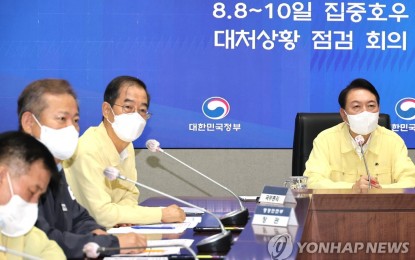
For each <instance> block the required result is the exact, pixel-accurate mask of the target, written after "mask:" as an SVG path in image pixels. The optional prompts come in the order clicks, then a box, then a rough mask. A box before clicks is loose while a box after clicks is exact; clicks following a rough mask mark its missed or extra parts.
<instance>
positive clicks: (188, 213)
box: [180, 207, 204, 216]
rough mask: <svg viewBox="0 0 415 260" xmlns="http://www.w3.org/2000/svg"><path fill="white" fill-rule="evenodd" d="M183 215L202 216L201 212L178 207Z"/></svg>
mask: <svg viewBox="0 0 415 260" xmlns="http://www.w3.org/2000/svg"><path fill="white" fill-rule="evenodd" d="M180 208H181V209H182V210H183V211H184V213H186V215H187V216H195V215H203V213H204V212H203V211H201V210H200V209H197V208H191V207H180Z"/></svg>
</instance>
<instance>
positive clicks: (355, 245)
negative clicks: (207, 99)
mask: <svg viewBox="0 0 415 260" xmlns="http://www.w3.org/2000/svg"><path fill="white" fill-rule="evenodd" d="M294 195H295V197H296V198H295V199H296V202H297V203H296V204H292V203H289V204H284V205H283V206H284V207H292V208H293V209H294V212H295V215H296V218H297V221H298V225H294V226H291V225H290V226H287V227H275V226H263V225H256V224H252V219H253V216H254V212H255V208H256V207H257V205H259V203H257V202H256V201H248V202H243V205H244V206H245V207H246V208H248V210H249V214H250V218H249V220H248V223H247V224H246V225H245V227H244V229H243V230H242V231H239V232H233V233H232V234H233V239H234V242H233V245H232V246H231V248H230V250H229V251H228V252H221V253H212V254H208V255H207V254H205V253H200V252H199V253H198V252H197V249H196V244H197V242H198V241H200V240H202V239H203V238H206V237H208V236H211V235H213V234H215V233H214V232H195V231H193V229H187V230H186V231H185V232H184V233H182V234H180V236H178V237H177V238H186V239H194V243H193V244H192V249H193V250H195V252H196V253H198V254H201V255H203V258H214V259H215V258H216V259H230V260H240V259H414V257H415V189H383V190H375V189H372V190H370V191H352V190H307V191H305V192H302V193H301V194H297V193H294ZM180 198H181V199H183V200H185V201H187V202H190V203H192V204H195V205H197V206H199V207H202V208H205V209H206V210H208V211H210V212H212V213H214V214H215V215H217V216H219V217H220V216H221V215H224V214H226V213H228V212H230V211H233V210H238V209H240V205H239V202H238V201H237V200H236V199H235V198H234V197H180ZM172 203H174V204H178V205H180V203H177V202H175V201H172V200H170V199H167V198H161V197H153V198H149V199H147V200H145V201H144V202H143V203H142V204H141V205H144V206H168V205H170V204H172ZM181 206H183V205H181ZM276 207H278V206H276ZM199 225H200V226H206V227H217V226H218V223H217V220H216V219H215V218H214V217H212V216H210V215H209V214H203V217H202V222H201V223H200V224H199ZM286 234H289V235H290V238H291V239H292V241H291V242H292V243H291V247H290V250H291V254H290V255H289V256H288V257H285V258H277V257H275V258H273V257H272V256H271V253H270V251H269V250H273V249H272V248H270V249H269V241H270V240H271V239H272V238H273V237H275V236H280V235H286ZM321 243H323V244H322V245H323V247H322V248H318V250H317V249H316V247H315V246H318V245H321ZM307 244H309V245H312V246H311V247H307V246H305V245H307ZM325 245H328V247H329V248H326V247H324V246H325ZM333 245H334V246H333ZM330 246H331V247H332V248H330ZM362 246H363V249H362V248H361V247H362ZM396 246H398V247H399V248H396ZM391 247H392V249H391ZM327 250H329V251H327ZM330 250H332V251H331V252H330ZM365 250H366V251H365ZM391 250H392V251H391ZM181 252H182V254H186V255H189V253H187V252H186V250H184V249H183V250H182V251H181Z"/></svg>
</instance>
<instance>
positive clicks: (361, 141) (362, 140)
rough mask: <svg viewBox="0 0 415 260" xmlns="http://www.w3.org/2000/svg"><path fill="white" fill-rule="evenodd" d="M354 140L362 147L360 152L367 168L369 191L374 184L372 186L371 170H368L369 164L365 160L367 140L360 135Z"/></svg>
mask: <svg viewBox="0 0 415 260" xmlns="http://www.w3.org/2000/svg"><path fill="white" fill-rule="evenodd" d="M354 140H355V141H356V143H357V144H358V145H359V146H360V152H361V153H362V157H363V163H364V164H365V168H366V174H367V178H368V180H369V189H370V188H371V186H372V184H371V178H370V173H369V169H368V168H367V163H366V158H365V153H364V151H363V143H364V142H365V139H364V138H363V136H361V135H358V136H356V137H355V138H354Z"/></svg>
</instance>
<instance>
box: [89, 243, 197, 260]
mask: <svg viewBox="0 0 415 260" xmlns="http://www.w3.org/2000/svg"><path fill="white" fill-rule="evenodd" d="M159 247H183V248H186V250H187V251H189V252H190V254H191V255H192V256H193V257H194V259H198V258H197V255H196V253H195V251H193V249H191V248H190V247H188V246H186V245H185V243H182V244H176V245H175V244H169V245H151V246H146V247H143V246H134V247H101V246H99V245H98V244H97V243H95V242H89V243H86V244H85V245H84V248H83V249H82V252H84V254H85V255H86V256H87V257H88V258H94V259H95V258H98V257H99V256H100V254H101V253H105V252H110V251H114V250H124V249H146V248H159Z"/></svg>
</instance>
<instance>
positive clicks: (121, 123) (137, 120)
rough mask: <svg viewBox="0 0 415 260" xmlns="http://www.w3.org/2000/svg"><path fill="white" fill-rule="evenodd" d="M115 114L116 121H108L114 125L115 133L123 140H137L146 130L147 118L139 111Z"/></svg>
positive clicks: (128, 141)
mask: <svg viewBox="0 0 415 260" xmlns="http://www.w3.org/2000/svg"><path fill="white" fill-rule="evenodd" d="M111 111H112V114H113V115H114V122H113V123H111V122H110V121H109V120H108V119H107V120H108V122H109V123H110V124H111V125H112V129H114V132H115V134H116V135H117V136H118V138H120V139H121V140H123V141H124V142H127V143H130V142H132V141H134V140H136V139H137V138H138V137H140V135H141V134H142V133H143V131H144V127H145V126H146V120H145V119H144V118H143V117H142V116H140V115H139V114H138V113H136V112H134V113H129V114H120V115H115V114H114V111H113V110H112V108H111Z"/></svg>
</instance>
